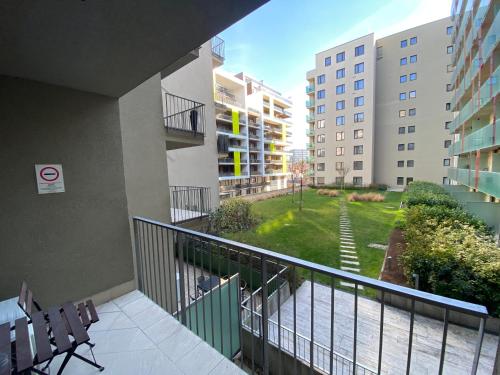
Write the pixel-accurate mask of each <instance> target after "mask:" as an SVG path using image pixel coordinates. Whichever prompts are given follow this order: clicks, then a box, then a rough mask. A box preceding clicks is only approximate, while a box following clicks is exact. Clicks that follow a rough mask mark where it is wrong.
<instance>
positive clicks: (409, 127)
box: [408, 125, 415, 133]
mask: <svg viewBox="0 0 500 375" xmlns="http://www.w3.org/2000/svg"><path fill="white" fill-rule="evenodd" d="M408 133H415V125H410V126H408Z"/></svg>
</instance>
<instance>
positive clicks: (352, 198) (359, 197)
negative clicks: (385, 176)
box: [347, 193, 385, 202]
mask: <svg viewBox="0 0 500 375" xmlns="http://www.w3.org/2000/svg"><path fill="white" fill-rule="evenodd" d="M347 200H348V201H349V202H383V201H384V200H385V197H384V196H383V195H382V194H378V193H365V194H358V193H352V194H349V195H348V196H347Z"/></svg>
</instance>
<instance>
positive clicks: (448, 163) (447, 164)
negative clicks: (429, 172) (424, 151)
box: [443, 159, 450, 167]
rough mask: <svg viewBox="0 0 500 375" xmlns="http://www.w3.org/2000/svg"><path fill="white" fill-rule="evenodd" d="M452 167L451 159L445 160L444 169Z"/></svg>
mask: <svg viewBox="0 0 500 375" xmlns="http://www.w3.org/2000/svg"><path fill="white" fill-rule="evenodd" d="M449 166H450V159H443V167H449Z"/></svg>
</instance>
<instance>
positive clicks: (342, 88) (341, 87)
mask: <svg viewBox="0 0 500 375" xmlns="http://www.w3.org/2000/svg"><path fill="white" fill-rule="evenodd" d="M335 93H336V94H337V95H340V94H343V93H345V85H344V84H342V85H338V86H337V87H336V88H335Z"/></svg>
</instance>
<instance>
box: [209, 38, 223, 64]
mask: <svg viewBox="0 0 500 375" xmlns="http://www.w3.org/2000/svg"><path fill="white" fill-rule="evenodd" d="M212 55H214V56H215V57H216V58H218V59H219V60H221V61H224V59H225V58H226V46H225V42H224V40H223V39H221V38H220V37H218V36H214V37H213V38H212Z"/></svg>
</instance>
